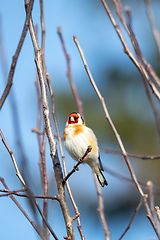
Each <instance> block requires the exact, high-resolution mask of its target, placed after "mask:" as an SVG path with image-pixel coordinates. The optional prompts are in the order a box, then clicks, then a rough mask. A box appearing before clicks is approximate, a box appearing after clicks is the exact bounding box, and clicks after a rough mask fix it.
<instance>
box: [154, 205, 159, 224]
mask: <svg viewBox="0 0 160 240" xmlns="http://www.w3.org/2000/svg"><path fill="white" fill-rule="evenodd" d="M155 210H156V214H157V218H158V221H159V222H160V209H159V207H158V206H155Z"/></svg>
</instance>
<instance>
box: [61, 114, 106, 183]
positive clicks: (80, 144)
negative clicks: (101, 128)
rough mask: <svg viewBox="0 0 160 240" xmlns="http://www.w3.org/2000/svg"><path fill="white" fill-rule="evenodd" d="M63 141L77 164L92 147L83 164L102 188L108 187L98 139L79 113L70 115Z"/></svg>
mask: <svg viewBox="0 0 160 240" xmlns="http://www.w3.org/2000/svg"><path fill="white" fill-rule="evenodd" d="M63 140H64V147H65V149H66V150H67V152H68V154H69V155H70V156H71V157H72V158H73V159H74V160H76V161H77V162H78V161H79V160H80V159H81V158H82V157H83V156H84V154H85V152H86V150H87V148H88V146H91V147H92V150H91V152H89V153H88V154H87V156H86V157H85V158H84V160H83V163H87V164H88V165H89V166H90V167H91V168H92V170H93V171H94V172H95V174H96V176H97V178H98V181H99V183H100V184H101V186H102V187H104V186H105V185H106V186H107V185H108V182H107V181H106V179H105V177H104V175H103V173H102V171H104V169H103V166H102V163H101V159H100V155H99V148H98V142H97V138H96V136H95V134H94V132H93V131H92V129H91V128H89V127H87V126H86V124H85V122H84V119H83V117H82V116H81V115H80V114H79V113H77V112H72V113H70V114H69V117H68V120H67V122H66V126H65V129H64V132H63Z"/></svg>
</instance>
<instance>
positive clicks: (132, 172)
mask: <svg viewBox="0 0 160 240" xmlns="http://www.w3.org/2000/svg"><path fill="white" fill-rule="evenodd" d="M104 3H105V4H106V2H104ZM107 7H108V6H107ZM74 42H75V44H76V46H77V48H78V51H79V53H80V56H81V59H82V62H83V65H84V67H85V70H86V72H87V74H88V77H89V80H90V82H91V84H92V86H93V88H94V90H95V92H96V94H97V96H98V98H99V99H100V101H101V104H102V107H103V110H104V113H105V117H106V119H107V121H108V123H109V125H110V127H111V129H112V131H113V133H114V135H115V137H116V139H117V142H118V144H119V147H120V149H121V151H122V154H123V156H124V159H125V162H126V165H127V167H128V170H129V172H130V175H131V178H132V180H133V182H134V183H135V186H136V187H137V190H138V192H139V194H140V195H141V197H142V199H143V203H144V206H145V208H146V211H147V217H148V218H149V220H150V222H151V224H152V226H153V228H154V230H155V232H156V234H157V236H158V237H159V238H160V235H159V231H158V229H157V227H156V225H155V222H154V219H153V218H152V215H151V211H150V208H149V206H148V202H147V200H146V196H145V194H144V193H143V190H142V188H141V186H140V185H139V183H138V181H137V178H136V175H135V173H134V171H133V169H132V166H131V163H130V161H129V159H128V156H127V152H126V150H125V148H124V145H123V143H122V140H121V137H120V135H119V134H118V132H117V130H116V128H115V126H114V124H113V122H112V120H111V118H110V115H109V112H108V110H107V107H106V104H105V101H104V98H103V97H102V95H101V93H100V91H99V90H98V88H97V86H96V84H95V82H94V80H93V77H92V75H91V73H90V71H89V68H88V65H87V62H86V60H85V57H84V54H83V51H82V49H81V47H80V45H79V43H78V39H77V37H76V36H75V35H74Z"/></svg>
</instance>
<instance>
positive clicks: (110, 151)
mask: <svg viewBox="0 0 160 240" xmlns="http://www.w3.org/2000/svg"><path fill="white" fill-rule="evenodd" d="M100 151H102V152H105V153H111V154H116V155H123V154H122V152H121V151H116V150H108V149H105V148H100ZM127 155H128V156H129V157H133V158H140V159H142V160H157V159H160V155H140V154H134V153H128V152H127Z"/></svg>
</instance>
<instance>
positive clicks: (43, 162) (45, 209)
mask: <svg viewBox="0 0 160 240" xmlns="http://www.w3.org/2000/svg"><path fill="white" fill-rule="evenodd" d="M40 11H41V52H42V67H43V74H44V79H45V75H46V65H45V57H44V47H45V24H44V9H43V0H40ZM43 128H44V130H43V140H42V147H41V149H40V152H41V169H42V175H41V177H42V183H43V184H42V188H43V194H44V195H45V196H47V195H48V179H47V169H46V159H45V146H46V132H45V125H44V127H43ZM43 213H44V216H45V218H46V219H47V218H48V200H47V199H44V200H43ZM43 233H44V236H45V237H46V240H47V239H49V233H48V231H47V227H46V224H45V223H44V222H43Z"/></svg>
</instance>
